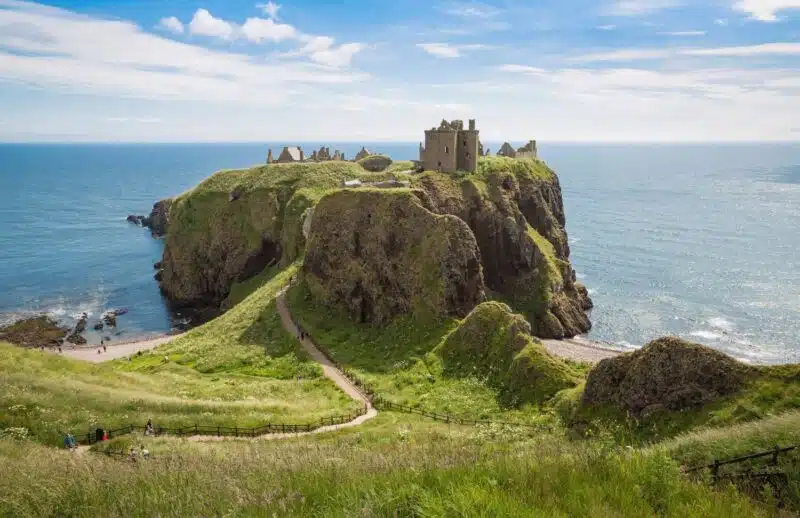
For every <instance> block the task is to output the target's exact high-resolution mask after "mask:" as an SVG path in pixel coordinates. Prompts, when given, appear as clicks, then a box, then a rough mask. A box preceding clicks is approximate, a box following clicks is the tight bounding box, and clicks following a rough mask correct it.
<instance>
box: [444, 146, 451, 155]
mask: <svg viewBox="0 0 800 518" xmlns="http://www.w3.org/2000/svg"><path fill="white" fill-rule="evenodd" d="M448 153H450V148H449V147H447V146H445V147H444V154H445V155H446V154H448Z"/></svg>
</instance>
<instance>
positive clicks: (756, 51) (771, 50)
mask: <svg viewBox="0 0 800 518" xmlns="http://www.w3.org/2000/svg"><path fill="white" fill-rule="evenodd" d="M681 54H684V55H688V56H738V57H749V56H765V55H773V56H779V55H798V54H800V43H763V44H761V45H743V46H739V47H718V48H709V49H684V50H682V51H681Z"/></svg>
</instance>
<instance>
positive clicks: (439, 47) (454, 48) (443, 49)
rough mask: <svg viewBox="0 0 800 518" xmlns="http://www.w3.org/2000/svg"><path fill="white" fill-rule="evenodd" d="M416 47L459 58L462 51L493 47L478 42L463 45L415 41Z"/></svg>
mask: <svg viewBox="0 0 800 518" xmlns="http://www.w3.org/2000/svg"><path fill="white" fill-rule="evenodd" d="M417 47H418V48H421V49H422V50H424V51H425V52H427V53H428V54H431V55H433V56H436V57H439V58H445V59H452V58H460V57H461V56H463V54H462V52H463V51H470V50H485V49H491V48H495V47H492V46H490V45H483V44H480V43H471V44H465V45H453V44H450V43H417Z"/></svg>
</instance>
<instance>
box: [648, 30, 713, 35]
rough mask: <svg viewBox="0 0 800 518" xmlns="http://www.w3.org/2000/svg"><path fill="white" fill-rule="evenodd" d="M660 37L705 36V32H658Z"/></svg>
mask: <svg viewBox="0 0 800 518" xmlns="http://www.w3.org/2000/svg"><path fill="white" fill-rule="evenodd" d="M659 34H661V35H662V36H705V35H706V31H669V32H659Z"/></svg>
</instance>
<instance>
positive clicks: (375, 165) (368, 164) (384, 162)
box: [358, 155, 392, 173]
mask: <svg viewBox="0 0 800 518" xmlns="http://www.w3.org/2000/svg"><path fill="white" fill-rule="evenodd" d="M358 163H359V165H361V167H363V168H364V169H366V170H367V171H370V172H372V173H379V172H381V171H383V170H385V169H386V168H387V167H389V166H390V165H392V159H391V158H389V157H388V156H386V155H369V156H367V157H366V158H362V159H359V160H358Z"/></svg>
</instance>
